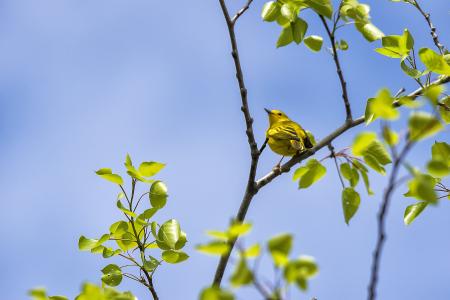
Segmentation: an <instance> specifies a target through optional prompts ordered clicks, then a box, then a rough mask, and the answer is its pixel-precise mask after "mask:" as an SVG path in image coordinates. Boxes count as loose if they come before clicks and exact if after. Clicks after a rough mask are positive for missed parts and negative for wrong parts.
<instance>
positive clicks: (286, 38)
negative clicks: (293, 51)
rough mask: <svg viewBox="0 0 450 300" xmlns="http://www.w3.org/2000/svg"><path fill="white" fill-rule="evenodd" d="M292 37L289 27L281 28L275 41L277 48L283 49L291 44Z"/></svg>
mask: <svg viewBox="0 0 450 300" xmlns="http://www.w3.org/2000/svg"><path fill="white" fill-rule="evenodd" d="M293 40H294V36H293V33H292V27H291V26H290V25H288V26H286V27H283V30H282V31H281V33H280V36H279V37H278V41H277V48H280V47H284V46H287V45H289V44H290V43H292V41H293Z"/></svg>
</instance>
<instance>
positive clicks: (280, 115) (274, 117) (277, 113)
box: [264, 108, 289, 125]
mask: <svg viewBox="0 0 450 300" xmlns="http://www.w3.org/2000/svg"><path fill="white" fill-rule="evenodd" d="M264 110H265V111H266V112H267V114H268V115H269V124H270V125H272V124H274V123H277V122H281V121H288V120H289V117H288V116H287V115H286V114H285V113H284V112H282V111H281V110H277V109H272V110H270V109H267V108H264Z"/></svg>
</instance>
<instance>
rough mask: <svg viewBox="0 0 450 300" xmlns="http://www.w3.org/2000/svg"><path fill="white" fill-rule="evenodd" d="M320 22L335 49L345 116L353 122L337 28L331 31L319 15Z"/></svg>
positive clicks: (334, 57) (335, 61)
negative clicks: (337, 42) (336, 34)
mask: <svg viewBox="0 0 450 300" xmlns="http://www.w3.org/2000/svg"><path fill="white" fill-rule="evenodd" d="M319 17H320V20H321V21H322V24H323V26H324V27H325V30H326V31H327V34H328V38H329V39H330V42H331V48H332V49H333V53H332V54H333V60H334V64H335V65H336V72H337V74H338V77H339V81H340V82H341V88H342V99H343V100H344V105H345V114H346V120H347V121H351V120H352V110H351V107H350V100H349V99H348V92H347V82H346V81H345V78H344V73H343V72H342V68H341V64H340V62H339V56H338V52H337V49H336V39H335V36H334V32H335V27H334V28H333V31H331V30H330V27H329V26H328V24H327V21H326V20H325V18H324V17H323V16H322V15H319Z"/></svg>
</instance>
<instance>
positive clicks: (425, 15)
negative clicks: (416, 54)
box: [412, 0, 445, 54]
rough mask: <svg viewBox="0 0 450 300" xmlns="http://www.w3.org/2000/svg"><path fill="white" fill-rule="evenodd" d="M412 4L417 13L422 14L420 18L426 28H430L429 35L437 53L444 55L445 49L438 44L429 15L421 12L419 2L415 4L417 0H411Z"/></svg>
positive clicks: (434, 28)
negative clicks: (423, 20)
mask: <svg viewBox="0 0 450 300" xmlns="http://www.w3.org/2000/svg"><path fill="white" fill-rule="evenodd" d="M413 1H414V2H413V3H412V4H413V5H414V6H415V7H416V8H417V9H418V10H419V12H420V13H421V14H422V16H423V17H424V18H425V20H426V21H427V23H428V26H429V27H430V30H431V31H430V34H431V37H432V38H433V41H434V44H435V45H436V47H437V48H438V49H439V52H440V53H441V54H444V53H445V47H444V45H442V44H441V43H440V42H439V37H438V35H437V33H436V27H434V25H433V23H431V18H430V14H428V13H426V12H424V11H423V9H422V7H420V5H419V2H417V0H413Z"/></svg>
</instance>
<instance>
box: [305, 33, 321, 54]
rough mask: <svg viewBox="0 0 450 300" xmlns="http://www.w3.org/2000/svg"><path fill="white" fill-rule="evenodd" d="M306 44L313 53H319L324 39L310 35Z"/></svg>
mask: <svg viewBox="0 0 450 300" xmlns="http://www.w3.org/2000/svg"><path fill="white" fill-rule="evenodd" d="M304 43H305V45H306V46H307V47H308V48H309V49H311V50H312V51H314V52H318V51H320V49H322V44H323V38H322V37H321V36H318V35H310V36H307V37H306V38H305V40H304Z"/></svg>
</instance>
